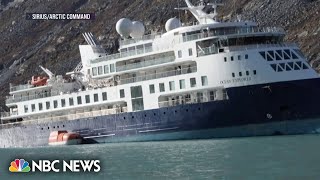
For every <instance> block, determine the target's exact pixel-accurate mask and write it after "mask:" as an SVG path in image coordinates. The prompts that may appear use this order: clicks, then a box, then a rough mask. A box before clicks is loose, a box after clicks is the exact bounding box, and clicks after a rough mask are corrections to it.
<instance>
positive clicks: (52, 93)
mask: <svg viewBox="0 0 320 180" xmlns="http://www.w3.org/2000/svg"><path fill="white" fill-rule="evenodd" d="M58 95H61V92H58V91H50V92H44V93H37V94H35V95H29V96H15V97H13V96H7V99H6V104H10V103H16V102H21V101H28V100H33V99H40V98H46V97H51V96H58Z"/></svg>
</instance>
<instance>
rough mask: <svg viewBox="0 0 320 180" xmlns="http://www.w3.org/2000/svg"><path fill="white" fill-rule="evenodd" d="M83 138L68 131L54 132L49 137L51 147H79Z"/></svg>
mask: <svg viewBox="0 0 320 180" xmlns="http://www.w3.org/2000/svg"><path fill="white" fill-rule="evenodd" d="M81 143H82V137H81V136H80V135H79V134H78V133H74V132H68V131H52V132H51V133H50V137H49V146H60V145H78V144H81Z"/></svg>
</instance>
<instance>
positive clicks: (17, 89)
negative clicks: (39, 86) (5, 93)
mask: <svg viewBox="0 0 320 180" xmlns="http://www.w3.org/2000/svg"><path fill="white" fill-rule="evenodd" d="M33 87H34V86H33V85H31V84H23V85H17V86H10V92H14V91H20V90H24V89H30V88H33Z"/></svg>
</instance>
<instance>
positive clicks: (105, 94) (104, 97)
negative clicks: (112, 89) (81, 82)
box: [102, 92, 107, 101]
mask: <svg viewBox="0 0 320 180" xmlns="http://www.w3.org/2000/svg"><path fill="white" fill-rule="evenodd" d="M102 100H103V101H106V100H107V92H103V93H102Z"/></svg>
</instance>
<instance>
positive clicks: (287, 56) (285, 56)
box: [283, 49, 290, 60]
mask: <svg viewBox="0 0 320 180" xmlns="http://www.w3.org/2000/svg"><path fill="white" fill-rule="evenodd" d="M283 57H284V59H286V60H288V59H290V51H289V50H288V49H286V50H284V51H283Z"/></svg>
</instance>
